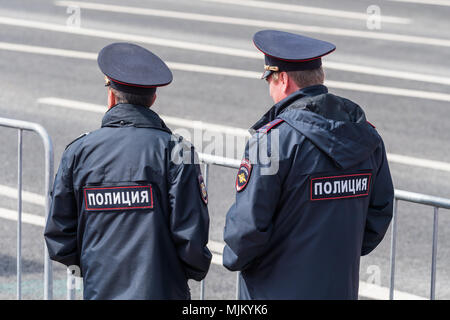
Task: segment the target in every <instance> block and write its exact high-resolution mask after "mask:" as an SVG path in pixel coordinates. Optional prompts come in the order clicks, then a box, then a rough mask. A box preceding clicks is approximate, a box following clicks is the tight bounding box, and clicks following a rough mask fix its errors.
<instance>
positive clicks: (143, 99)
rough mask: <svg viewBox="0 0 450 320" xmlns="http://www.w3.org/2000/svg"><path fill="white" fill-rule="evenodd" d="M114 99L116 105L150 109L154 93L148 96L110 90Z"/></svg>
mask: <svg viewBox="0 0 450 320" xmlns="http://www.w3.org/2000/svg"><path fill="white" fill-rule="evenodd" d="M110 89H111V90H112V92H113V93H114V96H115V97H116V103H129V104H135V105H139V106H145V107H150V106H151V105H152V101H153V96H154V95H155V94H154V93H152V94H150V95H140V94H133V93H127V92H123V91H119V90H117V89H113V88H110Z"/></svg>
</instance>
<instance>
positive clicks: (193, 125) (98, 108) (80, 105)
mask: <svg viewBox="0 0 450 320" xmlns="http://www.w3.org/2000/svg"><path fill="white" fill-rule="evenodd" d="M38 104H46V105H51V106H57V107H63V108H67V109H74V110H82V111H90V112H95V113H100V114H104V113H105V112H106V110H107V108H106V106H102V105H95V104H91V103H85V102H80V101H74V100H67V99H60V98H54V97H48V98H40V99H38ZM160 117H161V118H162V119H163V120H164V122H165V123H166V124H167V125H172V126H176V127H181V128H190V129H201V130H207V131H212V132H220V133H224V134H230V135H235V136H243V137H247V136H249V132H248V130H245V129H239V128H235V127H229V126H223V125H218V124H213V123H206V122H202V121H193V120H189V119H182V118H176V117H169V116H164V115H160Z"/></svg>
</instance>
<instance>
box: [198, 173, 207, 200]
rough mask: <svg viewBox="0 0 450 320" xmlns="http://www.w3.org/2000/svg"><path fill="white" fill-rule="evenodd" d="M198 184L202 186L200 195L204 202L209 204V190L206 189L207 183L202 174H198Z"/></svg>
mask: <svg viewBox="0 0 450 320" xmlns="http://www.w3.org/2000/svg"><path fill="white" fill-rule="evenodd" d="M198 186H199V188H200V196H201V197H202V200H203V202H204V203H205V204H206V205H207V204H208V192H207V191H206V184H205V181H204V180H203V176H202V175H201V174H200V175H199V176H198Z"/></svg>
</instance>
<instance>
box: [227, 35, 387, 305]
mask: <svg viewBox="0 0 450 320" xmlns="http://www.w3.org/2000/svg"><path fill="white" fill-rule="evenodd" d="M254 44H255V45H256V47H257V48H258V49H259V50H260V51H262V52H263V53H264V54H265V62H266V65H265V73H264V75H263V78H265V79H266V80H267V81H268V83H269V88H270V95H271V97H272V98H273V100H274V102H275V103H276V104H275V105H274V106H273V107H272V108H271V109H270V110H269V111H268V112H267V113H266V114H265V115H264V116H263V117H262V118H261V120H259V121H258V122H257V123H256V124H255V125H254V126H253V127H252V129H254V130H257V132H256V134H254V135H253V136H252V138H251V139H250V141H249V143H248V145H247V148H246V152H245V155H244V159H243V161H242V164H241V167H240V169H239V171H238V175H237V179H236V189H237V194H236V202H235V203H234V205H233V206H232V207H231V208H230V210H229V212H228V214H227V218H226V226H225V230H224V238H225V242H226V246H225V249H224V253H223V264H224V265H225V267H227V268H228V269H230V270H232V271H236V270H241V271H242V272H241V277H240V298H241V299H357V298H358V284H359V263H360V256H361V255H366V254H368V253H370V252H371V251H372V250H373V249H374V248H375V247H376V246H377V245H378V244H379V243H380V242H381V240H382V239H383V237H384V235H385V232H386V230H387V228H388V226H389V223H390V221H391V217H392V207H393V197H394V190H393V185H392V180H391V175H390V172H389V167H388V162H387V160H386V151H385V147H384V144H383V141H382V139H381V137H380V136H379V134H378V133H377V131H376V130H375V128H374V127H373V126H372V125H371V124H370V123H368V122H367V120H366V117H365V114H364V112H363V110H362V109H361V108H360V107H359V106H358V105H357V104H355V103H354V102H352V101H350V100H348V99H345V98H342V97H339V96H336V95H333V94H331V93H328V89H327V88H326V87H325V86H324V85H323V81H324V74H323V70H322V67H321V57H322V56H324V55H326V54H329V53H331V52H332V51H334V50H335V46H334V45H333V44H331V43H328V42H325V41H320V40H316V39H312V38H308V37H303V36H300V35H296V34H292V33H287V32H280V31H274V30H265V31H260V32H258V33H256V34H255V36H254ZM274 137H275V138H276V137H278V140H277V139H274ZM264 155H268V156H270V160H271V161H270V162H268V161H264V159H261V158H264ZM270 168H276V171H275V172H270V170H269V169H270Z"/></svg>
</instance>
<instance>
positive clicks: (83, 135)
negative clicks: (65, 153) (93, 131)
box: [65, 132, 90, 150]
mask: <svg viewBox="0 0 450 320" xmlns="http://www.w3.org/2000/svg"><path fill="white" fill-rule="evenodd" d="M89 133H90V132H86V133H83V134H82V135H80V136H79V137H78V138H76V139H75V140H73V141H72V142H71V143H69V144H68V145H67V146H66V149H65V150H67V148H68V147H70V146H71V145H72V144H73V143H74V142H75V141H78V140H80V139H81V138H83V137H85V136H87V135H88V134H89Z"/></svg>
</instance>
